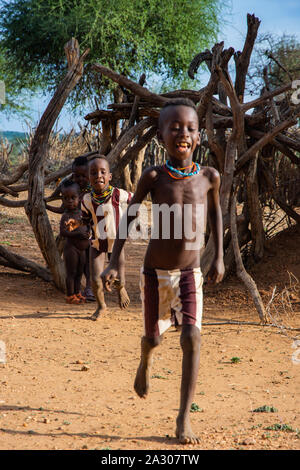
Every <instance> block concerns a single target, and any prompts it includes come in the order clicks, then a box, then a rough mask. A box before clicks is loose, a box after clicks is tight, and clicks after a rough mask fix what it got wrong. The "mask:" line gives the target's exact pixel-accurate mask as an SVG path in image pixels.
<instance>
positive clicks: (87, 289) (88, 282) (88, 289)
mask: <svg viewBox="0 0 300 470" xmlns="http://www.w3.org/2000/svg"><path fill="white" fill-rule="evenodd" d="M90 249H91V247H88V248H87V249H86V251H85V254H86V256H85V265H84V275H85V290H84V296H85V297H86V299H87V300H95V297H94V294H93V292H92V287H91V274H90Z"/></svg>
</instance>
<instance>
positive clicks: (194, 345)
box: [102, 105, 224, 444]
mask: <svg viewBox="0 0 300 470" xmlns="http://www.w3.org/2000/svg"><path fill="white" fill-rule="evenodd" d="M198 127H199V124H198V116H197V113H196V111H195V110H194V109H193V108H191V107H188V106H183V105H177V106H170V107H168V108H165V109H164V110H163V111H162V113H161V117H160V123H159V130H158V138H159V139H160V141H161V142H162V144H163V145H164V146H165V148H166V150H167V152H168V158H169V161H170V163H171V165H172V166H173V167H175V168H186V167H190V166H191V165H192V157H193V152H194V150H195V148H196V146H197V145H198V144H199V143H200V134H199V131H198ZM187 171H190V169H188V170H187ZM219 188H220V176H219V173H218V172H217V171H216V170H215V169H214V168H209V167H205V168H202V169H201V171H200V173H199V174H197V175H194V176H191V177H189V178H186V179H178V180H177V179H173V178H172V177H170V176H169V174H167V173H166V172H164V171H163V170H162V168H161V167H151V168H149V169H147V170H145V171H144V173H143V174H142V176H141V179H140V181H139V183H138V186H137V190H136V192H135V194H134V196H133V198H132V200H131V203H130V205H132V204H140V203H141V202H142V201H143V200H144V199H145V198H146V196H147V194H148V193H150V194H151V197H152V203H153V204H164V203H166V204H168V205H169V206H171V205H173V204H174V203H176V204H179V205H180V206H181V207H182V208H183V207H184V205H185V204H192V205H193V207H196V204H204V207H205V220H204V221H203V225H204V227H203V228H204V229H205V224H206V218H208V220H209V222H210V226H211V230H212V233H213V237H214V242H215V257H214V260H213V262H212V265H211V268H210V270H209V273H208V279H209V282H210V283H212V284H215V283H218V282H220V281H221V280H222V278H223V275H224V263H223V226H222V213H221V207H220V202H219ZM130 205H129V207H128V211H129V209H130ZM132 220H134V217H129V216H128V219H127V222H128V226H129V224H130V223H131V222H132ZM193 222H194V223H195V215H193ZM172 228H173V233H172ZM187 241H190V240H187V239H185V237H184V235H183V237H182V238H181V239H179V240H178V239H175V237H174V226H173V227H172V226H171V234H170V238H169V239H168V240H164V239H162V238H159V239H150V241H149V245H148V249H147V252H146V255H145V260H144V267H145V268H160V269H165V270H170V269H185V268H197V267H199V266H200V252H201V247H200V244H199V247H198V249H192V250H191V249H190V250H187V249H186V246H187V245H186V242H187ZM124 243H125V240H124V239H120V238H119V237H118V234H117V238H116V241H115V244H114V248H113V252H112V256H111V260H110V264H109V266H108V267H107V269H106V270H105V271H104V272H103V273H102V279H103V283H104V285H105V287H106V288H107V289H108V290H109V289H110V288H111V284H112V282H113V280H114V279H115V278H116V276H117V270H116V266H117V263H118V259H119V256H120V252H121V250H122V248H123V245H124ZM162 339H163V338H162V336H159V337H155V338H148V337H146V336H143V338H142V341H141V359H140V364H139V367H138V370H137V373H136V378H135V382H134V388H135V391H136V393H137V394H138V395H139V396H140V397H141V398H146V396H147V394H148V391H149V379H150V376H151V362H152V355H153V350H154V348H156V347H157V346H158V345H159V344H160V343H161V341H162ZM180 345H181V348H182V353H183V358H182V378H181V390H180V408H179V413H178V416H177V419H176V437H177V438H178V439H179V442H180V443H182V444H197V443H198V442H199V439H198V438H197V436H195V435H194V433H193V431H192V429H191V424H190V407H191V404H192V400H193V397H194V393H195V387H196V383H197V376H198V370H199V360H200V331H199V329H198V328H197V327H195V326H193V325H183V326H182V329H181V336H180Z"/></svg>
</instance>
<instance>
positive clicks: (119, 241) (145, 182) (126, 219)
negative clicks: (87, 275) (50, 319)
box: [101, 168, 157, 292]
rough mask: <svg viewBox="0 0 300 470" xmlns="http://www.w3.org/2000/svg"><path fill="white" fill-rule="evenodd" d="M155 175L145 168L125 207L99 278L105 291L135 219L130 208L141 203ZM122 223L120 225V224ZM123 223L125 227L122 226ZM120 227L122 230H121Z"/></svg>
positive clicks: (153, 171) (111, 283) (114, 276)
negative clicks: (106, 262) (109, 254)
mask: <svg viewBox="0 0 300 470" xmlns="http://www.w3.org/2000/svg"><path fill="white" fill-rule="evenodd" d="M156 176H157V172H156V170H155V169H152V168H148V169H147V170H145V171H144V172H143V174H142V176H141V178H140V180H139V182H138V185H137V188H136V191H135V193H134V195H133V197H132V199H131V201H130V203H129V205H128V207H127V211H126V213H125V214H124V216H123V217H122V219H121V222H120V225H119V227H118V230H117V234H116V239H115V241H114V246H113V250H112V254H111V257H110V261H109V265H108V266H107V268H106V269H105V270H104V271H103V273H102V274H101V278H102V281H103V285H104V287H105V289H106V290H107V291H109V292H110V291H111V286H112V285H113V283H114V281H115V279H116V278H117V275H118V265H119V258H120V255H121V252H122V249H123V247H124V244H125V242H126V240H127V237H128V228H129V226H130V224H131V223H132V222H133V221H134V220H135V219H136V217H137V215H138V212H137V211H136V213H135V214H134V215H129V214H130V208H131V206H133V205H134V204H137V205H139V204H141V203H142V202H143V200H144V199H145V197H146V195H147V194H148V193H149V191H151V189H152V185H153V182H154V180H155V178H156ZM121 224H122V226H121ZM124 224H125V227H124ZM121 229H122V230H121ZM120 232H121V233H122V234H124V233H125V234H126V238H125V237H124V236H123V237H122V238H121V237H120Z"/></svg>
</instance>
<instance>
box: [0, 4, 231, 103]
mask: <svg viewBox="0 0 300 470" xmlns="http://www.w3.org/2000/svg"><path fill="white" fill-rule="evenodd" d="M225 3H226V2H224V1H222V0H72V1H70V0H11V1H1V0H0V6H1V8H0V58H1V55H2V57H5V60H3V61H2V63H1V67H2V70H0V79H4V80H5V81H6V82H7V83H8V87H10V89H11V90H12V86H13V87H14V94H15V95H17V94H18V93H19V92H20V91H21V90H24V89H27V90H38V89H43V90H44V91H51V90H52V89H53V88H54V87H55V86H56V85H57V83H58V82H59V81H60V80H61V78H62V76H63V75H64V74H65V71H66V58H65V55H64V50H63V46H64V44H65V43H66V42H67V41H68V40H69V39H70V38H71V37H75V38H76V39H77V40H78V41H79V44H80V49H81V51H83V50H84V49H85V48H90V54H89V56H88V62H87V65H86V71H85V74H84V76H83V79H82V80H81V83H80V86H79V87H77V88H76V91H75V93H73V95H72V102H73V104H82V103H83V102H84V101H85V100H86V98H87V97H93V96H95V95H98V96H99V95H100V96H104V95H105V92H106V90H107V88H108V86H109V83H108V81H107V80H106V79H104V78H101V77H99V76H97V74H95V73H94V72H92V70H91V65H92V64H93V63H100V64H101V65H106V66H108V67H111V68H112V69H114V70H116V71H117V72H119V73H124V74H126V75H127V76H129V77H131V78H133V79H138V77H139V75H140V74H141V72H146V74H147V76H149V74H151V73H152V74H154V73H155V74H160V75H161V76H163V77H164V85H168V84H170V83H172V87H174V84H176V85H183V84H184V83H185V81H186V77H187V73H186V71H187V67H188V65H189V63H190V61H191V59H192V58H193V57H194V55H196V54H197V53H199V52H200V51H202V50H203V49H204V48H206V47H209V46H211V45H212V44H213V43H214V42H215V40H216V37H217V34H218V32H219V18H220V12H221V11H222V10H223V9H224V5H225Z"/></svg>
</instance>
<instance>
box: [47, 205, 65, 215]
mask: <svg viewBox="0 0 300 470" xmlns="http://www.w3.org/2000/svg"><path fill="white" fill-rule="evenodd" d="M45 207H46V209H47V210H48V211H51V212H55V214H63V213H64V205H63V204H62V205H61V206H60V207H56V206H50V205H49V204H47V203H45Z"/></svg>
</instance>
